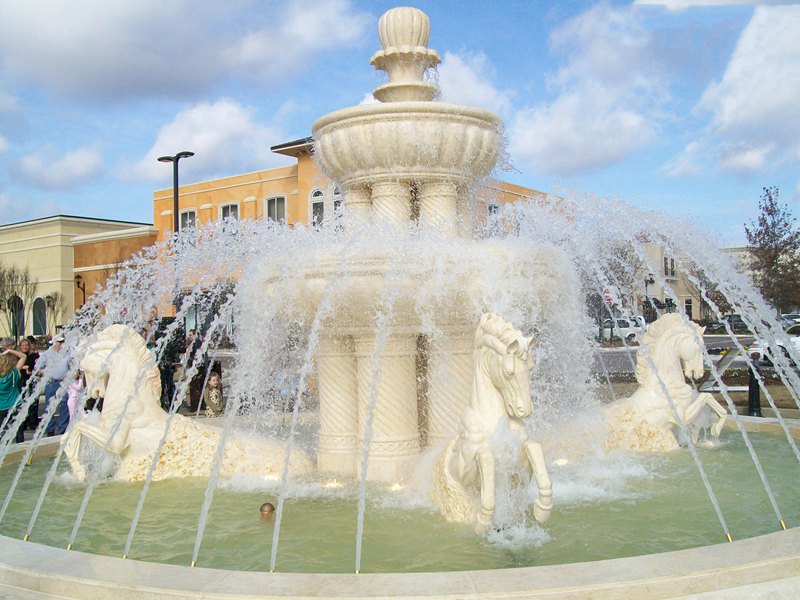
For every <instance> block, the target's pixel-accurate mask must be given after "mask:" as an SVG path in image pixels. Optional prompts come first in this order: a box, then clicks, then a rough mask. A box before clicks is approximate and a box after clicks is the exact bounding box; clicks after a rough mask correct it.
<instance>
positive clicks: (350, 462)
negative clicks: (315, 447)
mask: <svg viewBox="0 0 800 600" xmlns="http://www.w3.org/2000/svg"><path fill="white" fill-rule="evenodd" d="M317 375H318V377H319V399H320V402H319V421H320V428H319V451H318V456H317V464H318V468H319V470H320V471H330V472H333V473H343V474H346V475H353V474H354V473H356V472H357V465H358V444H357V439H358V435H359V433H358V407H357V402H356V398H357V397H358V383H357V378H356V359H355V354H354V345H353V339H352V338H350V337H347V336H323V337H321V338H320V340H319V345H318V348H317Z"/></svg>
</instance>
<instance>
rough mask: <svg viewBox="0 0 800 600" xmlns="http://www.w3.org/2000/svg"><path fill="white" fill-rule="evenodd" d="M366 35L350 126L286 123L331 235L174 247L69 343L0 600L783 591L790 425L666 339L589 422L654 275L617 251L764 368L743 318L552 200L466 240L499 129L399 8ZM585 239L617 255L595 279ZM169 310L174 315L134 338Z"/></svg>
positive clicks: (273, 232)
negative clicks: (68, 412)
mask: <svg viewBox="0 0 800 600" xmlns="http://www.w3.org/2000/svg"><path fill="white" fill-rule="evenodd" d="M379 37H380V40H381V44H382V49H381V50H379V51H378V52H377V53H376V54H375V55H374V56H373V57H372V61H371V62H372V64H373V66H375V67H376V68H377V69H380V70H383V71H386V73H387V75H388V81H387V82H386V83H385V84H383V85H381V86H379V87H378V88H377V89H376V90H375V92H374V96H375V98H376V99H377V100H378V101H379V103H377V104H365V105H360V106H356V107H351V108H346V109H343V110H340V111H336V112H334V113H331V114H329V115H326V116H324V117H322V118H320V119H319V120H318V121H317V122H316V123H315V124H314V126H313V135H314V138H315V156H316V159H317V160H318V161H319V164H320V165H321V167H322V168H323V170H324V171H325V172H326V173H327V174H328V175H329V176H330V177H331V179H332V180H334V181H335V182H336V183H337V185H338V186H339V188H340V189H341V190H342V192H343V197H344V200H345V210H344V215H342V216H341V217H340V218H338V219H337V220H335V221H334V222H332V223H330V224H326V225H325V226H324V227H321V228H318V229H317V228H308V229H306V228H302V227H300V228H294V229H291V228H288V227H286V226H284V225H282V224H275V223H253V222H241V223H229V222H224V223H217V224H212V225H209V226H208V227H206V228H202V229H199V230H196V231H189V232H184V233H182V234H181V235H180V236H177V237H176V238H175V239H173V240H170V241H169V242H167V243H165V244H163V245H161V246H158V247H154V248H152V249H150V250H149V251H148V252H145V253H144V254H143V255H142V256H140V257H136V258H134V259H133V260H132V261H131V263H130V264H129V266H128V268H127V269H125V270H123V271H122V273H121V274H120V275H119V276H118V277H117V278H116V279H114V280H112V281H111V282H110V283H109V285H108V287H107V289H106V290H103V291H101V292H99V293H98V294H96V296H95V297H94V300H93V302H92V303H90V305H89V306H88V307H87V309H86V310H85V311H84V312H83V313H82V314H81V315H79V316H78V317H77V318H76V319H75V320H74V321H73V323H72V324H71V328H70V329H69V332H68V334H67V338H68V339H67V346H68V347H70V348H72V349H73V350H74V352H75V354H76V357H77V360H76V361H75V362H76V366H75V367H74V368H75V369H77V365H80V368H81V369H82V370H83V372H84V373H85V376H86V379H87V386H88V392H89V393H90V394H91V395H93V396H95V397H103V398H104V402H105V404H104V409H103V412H102V413H101V414H100V413H89V414H88V415H87V416H85V417H83V418H81V419H76V420H75V422H74V423H73V424H72V425H71V428H70V430H69V431H68V432H67V434H65V435H64V436H62V439H60V440H59V439H55V438H45V437H43V432H44V423H43V424H42V426H41V427H40V428H39V430H38V431H37V432H36V434H35V436H34V439H33V440H31V441H29V442H25V443H23V444H20V445H16V444H12V443H11V439H12V437H13V436H11V435H7V434H3V437H2V439H0V448H1V450H0V451H1V452H2V457H3V465H4V466H3V468H2V471H0V475H2V477H0V484H1V485H2V486H3V487H2V490H3V493H4V494H5V496H4V500H3V505H2V508H0V532H2V534H3V535H2V536H0V552H2V559H0V595H5V597H13V598H61V597H64V598H108V597H111V596H112V595H113V596H114V597H117V598H120V599H122V598H137V599H139V598H159V599H161V598H289V597H296V598H300V597H302V598H307V597H331V598H372V597H374V598H390V597H395V598H671V597H697V598H754V597H764V598H766V597H786V598H789V597H797V596H798V595H800V534H798V530H797V529H796V528H795V527H796V523H797V520H798V519H800V507H799V506H798V504H800V503H798V502H797V501H796V500H795V498H796V495H797V489H798V483H797V482H798V471H797V469H798V462H799V461H800V454H799V453H798V450H797V446H796V442H795V438H796V437H797V434H798V427H797V424H796V422H794V421H791V420H790V419H785V418H782V417H779V418H776V419H753V418H747V417H739V416H734V415H732V414H731V412H732V411H731V410H730V408H731V406H732V402H731V400H730V395H729V393H728V391H727V390H726V388H725V386H724V385H721V386H718V387H719V391H718V392H717V393H715V395H714V396H711V395H709V394H708V393H706V392H698V390H697V388H696V387H695V386H694V385H692V383H691V380H695V379H700V378H701V377H702V376H703V375H704V372H705V371H706V369H709V370H710V372H711V373H710V378H711V379H712V380H714V379H715V378H716V379H717V380H719V373H717V372H716V368H715V366H714V364H715V363H714V362H713V361H712V360H711V358H710V357H709V355H708V353H707V351H706V349H705V346H704V344H703V342H702V334H703V332H702V330H701V329H700V328H699V327H698V326H696V325H694V324H692V323H691V322H689V321H688V319H687V318H686V317H685V315H682V314H680V313H675V314H668V315H663V316H662V317H661V318H660V319H658V321H656V322H655V323H653V324H652V325H651V327H650V329H649V331H648V333H647V334H646V335H645V336H644V337H643V338H642V339H641V340H640V345H639V346H638V347H637V348H636V350H637V352H636V371H635V372H636V381H637V384H638V387H635V391H633V393H632V394H631V395H629V396H626V397H624V398H617V397H616V396H615V395H614V392H613V391H612V392H611V395H612V397H611V398H610V401H604V400H601V399H599V398H600V394H598V389H601V388H604V386H605V384H606V383H607V382H606V381H604V377H603V376H604V375H605V376H606V377H605V378H606V379H608V369H607V368H606V367H605V366H604V365H602V360H601V361H600V362H601V368H600V369H599V375H598V369H597V368H596V366H593V360H594V357H595V356H596V355H598V352H599V350H598V347H597V341H596V340H595V339H593V336H592V334H591V330H592V326H591V322H590V319H589V317H588V316H587V308H586V306H587V298H589V297H591V296H592V295H593V294H594V293H595V292H596V291H599V290H602V289H603V288H604V287H607V286H608V285H615V286H617V287H621V286H622V285H623V282H624V280H625V274H626V273H627V274H630V273H633V272H637V273H638V272H639V271H640V270H641V269H642V268H644V269H645V270H646V271H647V270H649V271H652V272H654V273H658V272H659V265H658V264H650V262H649V261H650V260H651V259H650V258H649V256H648V255H647V253H646V252H645V250H644V247H643V245H642V242H641V241H642V240H643V239H647V240H648V241H651V242H658V243H659V244H661V245H662V246H663V247H664V248H665V251H666V252H668V253H670V255H672V256H674V257H675V258H676V260H677V262H678V263H679V264H680V265H681V266H682V267H683V268H684V269H685V270H686V271H687V272H690V273H698V272H702V273H705V274H706V275H707V276H709V277H712V278H713V279H712V280H713V281H717V282H718V289H719V290H720V291H721V292H722V293H723V294H725V295H726V297H727V299H728V301H729V302H730V303H731V304H732V305H734V306H736V307H741V309H740V312H742V313H743V314H744V315H745V319H746V320H747V321H748V323H749V324H750V325H751V326H752V329H753V331H754V332H755V333H756V334H757V335H759V336H760V337H763V338H764V339H767V340H768V341H772V342H773V343H774V342H776V341H777V339H778V338H779V337H780V336H779V334H776V333H774V332H775V331H777V330H778V328H777V327H773V326H771V325H773V323H772V321H774V318H773V317H772V316H771V315H770V313H769V310H768V309H767V308H766V307H765V306H764V303H763V301H762V300H760V298H759V297H758V296H757V295H756V294H755V293H754V292H753V290H752V288H751V287H750V286H749V284H748V283H747V282H746V281H745V280H744V278H743V277H742V276H741V274H738V273H737V272H735V271H733V270H732V268H731V266H730V265H729V264H727V263H725V262H724V260H721V259H719V258H718V257H716V254H718V253H716V252H714V248H713V246H712V245H710V244H709V243H708V242H707V241H706V240H703V239H702V237H701V236H699V235H698V234H696V233H695V232H692V231H691V230H690V229H687V228H686V227H685V226H684V224H682V223H676V222H673V221H672V220H670V219H669V218H668V217H665V216H661V215H654V214H651V213H647V214H644V213H637V212H636V211H635V210H633V209H631V208H630V207H625V206H620V205H618V204H616V203H613V202H598V201H596V200H594V199H591V198H582V197H578V196H576V195H571V196H570V195H560V196H559V197H558V198H554V197H551V198H539V199H529V200H528V201H527V202H520V203H517V204H516V205H513V206H505V207H500V208H499V209H498V210H496V211H495V210H493V211H491V214H487V207H486V205H487V202H488V203H489V204H492V199H491V198H487V196H486V187H485V186H481V182H482V181H483V179H484V178H485V177H486V176H488V175H490V174H491V173H492V171H493V169H494V168H495V165H496V163H497V161H498V157H499V156H500V155H501V154H502V147H503V126H502V123H501V121H500V120H499V119H498V118H497V117H496V116H495V115H493V114H491V113H489V112H487V111H485V110H481V109H477V108H472V107H466V106H459V105H453V104H448V103H444V102H439V101H436V96H437V92H438V90H437V86H436V84H435V83H434V81H433V80H432V79H431V78H429V77H428V74H429V73H430V70H431V69H432V68H434V67H435V66H436V64H437V63H438V62H439V57H438V54H437V53H436V51H434V50H432V49H430V48H429V47H428V40H429V22H428V18H427V16H426V15H425V14H424V13H422V12H421V11H418V10H416V9H413V8H407V7H404V8H397V9H393V10H391V11H389V12H387V13H386V14H385V15H384V16H383V17H382V18H381V20H380V22H379ZM622 214H624V215H626V217H625V218H621V215H622ZM609 232H610V233H609ZM642 232H645V233H644V234H643V233H642ZM609 236H610V237H609ZM609 243H611V244H627V245H628V246H629V248H630V253H631V254H630V256H632V257H633V258H628V259H626V261H623V262H624V263H625V264H624V265H622V266H623V268H622V269H620V268H619V267H620V265H619V264H616V265H614V264H611V262H610V261H609V259H607V258H604V257H603V255H602V254H603V253H602V252H600V250H599V249H601V248H605V247H608V244H609ZM617 256H619V255H617ZM689 257H691V258H689ZM714 257H716V258H714ZM616 260H617V261H618V262H619V258H617V259H616ZM658 279H659V283H661V284H663V286H664V289H665V290H666V293H668V294H674V292H673V291H672V290H671V287H670V285H669V282H668V281H666V280H663V278H662V277H660V276H658ZM178 292H179V293H180V294H179V295H180V300H179V301H178V302H177V313H178V315H177V316H178V319H176V320H175V321H173V322H172V323H170V324H164V326H163V327H161V328H160V329H157V328H155V327H152V326H151V325H152V323H153V318H154V317H153V315H156V314H158V313H159V309H161V308H163V306H164V305H167V304H170V303H172V301H173V299H174V298H175V297H176V293H178ZM634 292H635V290H629V293H630V294H633V293H634ZM709 302H710V304H711V305H712V307H713V308H714V309H715V310H717V308H716V305H714V304H713V302H711V301H710V299H709ZM604 308H605V309H606V310H609V309H610V307H608V306H606V307H604ZM190 312H191V313H192V314H193V315H194V316H195V318H196V319H197V322H198V324H201V325H202V327H201V329H202V331H203V334H204V335H203V341H202V343H201V344H200V345H199V346H198V347H197V348H196V349H195V352H196V354H195V355H193V356H185V357H184V358H183V359H182V366H183V372H184V373H185V376H184V377H183V378H182V379H181V381H180V382H179V383H178V386H177V387H178V393H177V394H176V395H175V397H174V398H173V399H172V403H171V405H170V406H169V410H164V409H162V408H161V404H160V392H161V383H160V380H159V374H158V369H157V367H156V362H157V361H158V360H159V359H161V357H162V356H165V354H166V352H167V348H168V344H169V343H170V341H171V340H173V339H174V338H175V337H176V336H178V335H179V334H180V327H179V325H180V323H181V322H182V320H183V318H185V317H187V316H188V315H189V313H190ZM229 342H232V345H233V346H234V347H235V348H236V351H235V352H234V351H231V350H226V349H225V348H228V347H229V346H230V345H231V344H230V343H229ZM601 355H602V354H601ZM201 356H208V357H211V358H212V359H214V358H218V359H221V360H223V361H224V362H225V361H228V362H225V373H226V375H225V380H226V397H227V407H226V412H225V415H224V417H219V418H213V419H212V418H209V419H204V418H202V417H194V418H192V417H186V416H184V415H181V414H178V410H177V409H178V407H179V405H180V402H181V398H182V397H183V396H184V395H185V393H186V389H187V387H188V382H189V380H190V379H191V378H192V377H193V375H194V374H195V373H196V371H197V368H198V365H199V364H201V363H202V360H199V358H198V357H201ZM231 357H234V358H235V360H233V361H232V362H230V358H231ZM795 360H796V357H795ZM798 362H800V361H798ZM229 363H230V364H229ZM776 363H777V365H776V368H777V371H778V372H779V374H780V375H781V376H782V379H783V380H784V383H785V385H786V386H787V387H788V388H789V389H791V390H793V391H795V390H798V389H800V381H798V377H797V374H796V372H795V371H794V370H793V369H792V367H791V365H790V364H789V363H788V361H787V360H785V359H783V357H779V358H778V360H777V361H776ZM718 383H719V381H718ZM609 385H610V384H609ZM38 391H39V390H33V394H32V395H29V396H28V397H27V399H26V400H25V402H29V401H30V398H32V396H33V395H35V394H36V393H37V392H38ZM766 395H767V400H768V401H769V402H772V399H771V397H769V394H768V393H767V394H766ZM607 400H608V399H607ZM722 403H724V405H725V406H727V407H728V410H727V411H726V410H725V408H723V404H722ZM52 412H53V411H52V410H48V411H47V412H46V413H45V415H44V421H46V420H47V419H48V418H51V417H52ZM266 498H270V499H272V500H273V501H274V502H275V504H276V506H277V511H276V514H275V515H274V517H273V518H272V519H271V520H270V521H269V522H262V521H261V520H260V518H259V517H258V515H257V507H258V505H259V504H260V503H261V501H262V500H264V499H266ZM254 507H255V508H254ZM253 515H255V518H253ZM770 594H773V595H770Z"/></svg>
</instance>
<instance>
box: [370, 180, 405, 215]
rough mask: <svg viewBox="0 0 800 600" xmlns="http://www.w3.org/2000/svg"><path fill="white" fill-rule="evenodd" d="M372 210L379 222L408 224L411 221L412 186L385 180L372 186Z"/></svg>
mask: <svg viewBox="0 0 800 600" xmlns="http://www.w3.org/2000/svg"><path fill="white" fill-rule="evenodd" d="M372 210H373V212H374V213H375V220H376V221H379V222H388V223H397V224H403V223H408V222H409V221H410V220H411V186H410V185H409V184H407V183H404V182H402V181H390V180H383V181H378V182H376V183H375V184H373V186H372Z"/></svg>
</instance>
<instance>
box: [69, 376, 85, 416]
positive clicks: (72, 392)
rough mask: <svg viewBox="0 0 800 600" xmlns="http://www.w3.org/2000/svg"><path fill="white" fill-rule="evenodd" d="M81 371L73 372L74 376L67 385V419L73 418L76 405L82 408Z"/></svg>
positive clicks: (82, 384)
mask: <svg viewBox="0 0 800 600" xmlns="http://www.w3.org/2000/svg"><path fill="white" fill-rule="evenodd" d="M83 388H84V383H83V372H81V371H78V372H77V373H75V378H74V379H73V380H72V381H70V382H69V384H68V385H67V408H68V409H69V420H70V421H72V419H74V418H75V411H76V410H78V407H80V408H83Z"/></svg>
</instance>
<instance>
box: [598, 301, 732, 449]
mask: <svg viewBox="0 0 800 600" xmlns="http://www.w3.org/2000/svg"><path fill="white" fill-rule="evenodd" d="M703 331H704V330H703V328H702V327H700V326H699V325H697V324H696V323H694V322H692V321H689V320H687V319H686V317H684V316H683V315H681V314H678V313H670V314H666V315H663V316H661V317H660V318H659V319H658V320H656V321H655V322H653V323H651V324H650V327H649V328H648V330H647V332H646V333H645V334H644V335H643V336H642V338H641V344H642V345H641V348H640V349H639V350H638V351H637V353H636V363H637V364H636V381H637V383H638V384H639V388H638V389H637V390H636V391H635V392H634V393H633V394H632V395H631V396H630V397H628V398H622V399H620V400H617V401H615V402H612V403H611V404H609V405H607V406H606V407H605V408H604V409H603V413H604V416H605V419H606V426H607V430H608V437H607V438H606V449H607V450H613V449H616V448H625V449H629V450H644V451H649V452H663V451H667V450H674V449H676V448H678V447H679V446H680V442H681V441H683V440H682V438H680V437H679V436H676V432H680V431H681V430H685V431H686V432H687V433H688V435H689V436H690V438H691V439H692V440H693V441H697V439H698V438H699V435H700V433H701V430H702V429H703V428H705V427H709V430H710V434H711V435H712V436H713V437H718V436H719V434H720V432H721V431H722V426H723V424H724V423H725V416H726V414H727V413H726V411H725V409H724V408H723V407H722V406H720V404H719V403H718V402H717V401H716V400H715V399H714V397H713V396H711V394H708V393H705V392H704V393H700V394H696V393H695V392H694V389H693V388H692V386H691V385H689V384H688V383H686V377H692V378H694V379H697V378H699V377H700V376H701V375H702V374H703V370H704V366H703Z"/></svg>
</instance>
